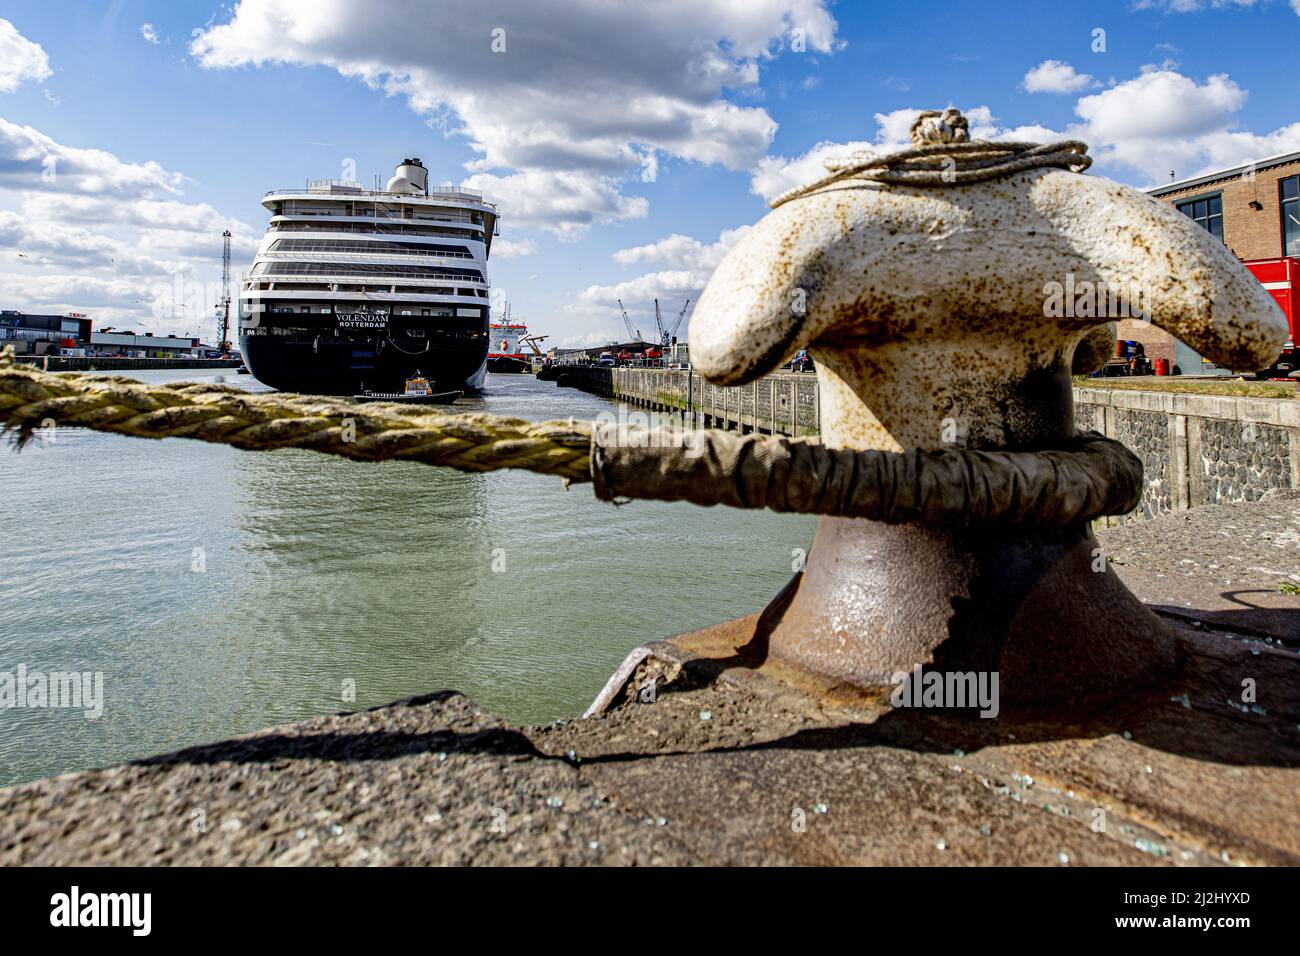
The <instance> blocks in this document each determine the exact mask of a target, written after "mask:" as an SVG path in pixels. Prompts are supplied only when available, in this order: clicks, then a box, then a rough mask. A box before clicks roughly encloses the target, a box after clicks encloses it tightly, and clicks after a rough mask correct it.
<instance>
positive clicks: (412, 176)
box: [388, 157, 429, 195]
mask: <svg viewBox="0 0 1300 956" xmlns="http://www.w3.org/2000/svg"><path fill="white" fill-rule="evenodd" d="M388 191H389V192H390V193H408V194H411V195H428V193H429V171H428V170H427V169H425V168H424V164H423V163H422V162H420V159H419V157H416V158H415V159H404V160H402V162H401V164H400V165H399V166H398V167H397V172H396V174H395V175H394V176H393V178H392V179H390V180H389V181H388Z"/></svg>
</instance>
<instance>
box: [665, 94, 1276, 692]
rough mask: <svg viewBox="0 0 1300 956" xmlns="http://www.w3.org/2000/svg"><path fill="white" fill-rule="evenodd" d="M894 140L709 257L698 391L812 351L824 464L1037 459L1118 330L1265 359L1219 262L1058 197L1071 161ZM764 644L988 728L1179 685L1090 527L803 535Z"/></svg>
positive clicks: (1255, 323) (1087, 197)
mask: <svg viewBox="0 0 1300 956" xmlns="http://www.w3.org/2000/svg"><path fill="white" fill-rule="evenodd" d="M912 141H913V149H911V150H906V151H904V152H902V153H897V154H894V155H892V156H885V157H879V158H877V157H864V158H861V159H860V160H855V161H852V162H849V163H845V164H841V165H839V166H836V167H833V168H832V169H831V175H829V176H828V177H827V178H826V179H824V180H822V181H821V182H820V183H816V184H813V185H812V186H809V187H805V188H803V189H800V190H795V191H794V192H792V193H790V194H787V195H786V196H783V197H780V198H778V199H777V200H776V201H774V202H773V206H774V210H773V211H772V212H771V213H770V214H768V215H767V216H766V217H765V218H764V219H763V220H762V221H760V222H759V223H758V224H757V225H756V226H755V227H754V228H753V229H752V230H751V231H750V232H749V234H748V235H746V236H745V238H744V239H743V240H741V241H740V242H739V243H737V244H736V246H735V247H734V248H733V249H732V250H731V251H730V252H729V253H728V254H727V256H726V258H725V259H724V260H723V261H722V263H721V265H720V266H719V267H718V269H717V271H716V272H715V273H714V274H713V276H712V278H711V279H710V280H709V283H708V286H707V288H706V289H705V291H704V294H703V295H702V296H701V298H700V300H699V304H698V306H697V307H696V310H695V313H694V315H693V317H692V319H691V326H690V342H691V354H692V358H693V361H694V364H695V367H696V369H697V371H700V372H701V373H702V374H703V375H704V377H705V378H706V379H707V380H709V381H711V382H715V383H718V384H723V385H737V384H743V383H746V382H749V381H752V380H755V379H756V378H758V377H759V376H761V375H764V374H766V373H768V372H770V371H772V370H773V369H775V368H776V367H777V366H778V365H779V364H780V363H781V362H782V361H783V360H785V359H787V358H788V357H789V356H790V355H792V354H794V353H795V352H796V351H797V350H798V349H800V348H807V349H808V350H809V351H810V352H811V354H812V355H813V357H814V359H815V360H816V363H817V376H818V379H819V381H820V385H821V403H822V404H821V434H822V439H823V441H824V442H825V443H826V444H828V445H830V446H832V447H839V448H853V449H879V450H885V451H903V450H908V449H918V448H919V449H936V450H938V449H945V448H948V449H951V448H953V447H958V448H962V447H964V448H970V449H1018V450H1045V449H1054V448H1060V447H1063V446H1064V445H1065V444H1066V443H1067V442H1068V441H1069V440H1070V439H1071V438H1072V437H1073V436H1074V433H1075V427H1074V418H1073V406H1072V397H1071V390H1070V372H1071V361H1072V359H1076V360H1077V361H1078V362H1079V363H1081V364H1083V365H1084V366H1085V367H1087V368H1088V370H1091V369H1092V368H1095V367H1096V365H1097V364H1099V363H1100V362H1104V361H1105V357H1106V355H1107V353H1108V352H1109V351H1110V350H1111V348H1112V346H1111V345H1110V344H1108V343H1111V342H1113V339H1114V332H1113V326H1110V325H1109V323H1111V322H1112V321H1113V320H1114V319H1117V318H1124V317H1130V316H1131V317H1135V318H1139V319H1142V320H1144V321H1150V322H1152V323H1154V324H1156V325H1159V326H1161V327H1162V328H1164V329H1166V330H1168V331H1169V332H1171V333H1173V334H1174V335H1176V336H1178V337H1179V338H1180V339H1182V340H1183V341H1184V342H1186V343H1188V344H1189V345H1191V346H1192V347H1194V348H1196V349H1197V350H1198V351H1200V352H1201V353H1202V354H1204V355H1206V356H1208V357H1209V358H1210V359H1212V360H1213V361H1215V362H1217V363H1219V364H1221V365H1225V366H1229V367H1235V368H1259V367H1263V366H1265V365H1267V364H1268V363H1269V361H1271V360H1272V358H1273V357H1274V356H1275V355H1276V354H1277V352H1278V350H1279V349H1280V347H1281V344H1282V342H1283V339H1284V338H1285V334H1286V325H1285V323H1284V320H1283V317H1282V315H1281V313H1280V311H1279V310H1278V309H1277V307H1276V306H1275V305H1274V304H1273V302H1272V300H1271V298H1270V296H1269V293H1268V292H1267V291H1266V290H1265V289H1264V288H1263V287H1262V286H1260V285H1259V283H1257V282H1256V281H1254V280H1253V278H1252V277H1251V276H1250V274H1249V273H1248V272H1247V271H1246V270H1245V269H1244V268H1243V267H1242V266H1241V265H1240V264H1239V263H1238V262H1237V260H1236V259H1235V258H1234V256H1233V255H1232V253H1231V252H1230V251H1229V250H1228V249H1227V248H1226V247H1225V246H1224V245H1223V243H1222V242H1221V241H1219V240H1218V239H1216V238H1215V237H1213V236H1212V235H1210V234H1209V233H1208V232H1206V231H1205V230H1203V229H1201V228H1200V227H1198V226H1196V225H1195V224H1194V223H1193V222H1192V221H1191V220H1189V219H1187V218H1186V217H1184V216H1182V215H1181V214H1179V213H1177V212H1176V211H1174V210H1173V209H1171V208H1169V207H1168V206H1167V205H1165V204H1163V203H1160V202H1158V201H1156V200H1154V199H1152V198H1150V197H1148V196H1146V195H1144V194H1142V193H1140V192H1138V191H1136V190H1134V189H1130V188H1128V187H1125V186H1121V185H1118V184H1116V183H1113V182H1110V181H1108V180H1106V179H1102V178H1099V177H1094V176H1082V175H1079V174H1078V172H1077V170H1081V169H1083V168H1086V166H1087V165H1088V163H1089V160H1088V158H1087V157H1086V155H1085V154H1084V151H1085V150H1086V147H1084V146H1083V144H1081V143H1064V144H1055V145H1051V146H1038V145H1034V144H1014V143H998V144H989V143H980V142H970V141H967V137H966V123H965V120H964V119H963V118H962V117H961V115H960V114H959V113H958V112H957V111H955V110H948V111H946V112H944V113H942V114H940V113H938V112H928V113H924V114H921V117H919V118H918V120H917V123H916V124H915V125H914V126H913V129H912ZM1117 305H1118V308H1117ZM1085 352H1086V353H1087V354H1086V355H1085V354H1084V353H1085ZM1068 491H1069V489H1067V488H1063V487H1060V488H1057V489H1056V492H1057V494H1059V495H1065V494H1067V493H1068ZM764 627H766V628H767V629H768V632H767V633H766V634H764V635H762V640H763V641H765V654H766V655H767V656H768V657H769V658H770V659H774V660H776V661H778V662H779V663H780V664H781V665H782V666H784V667H785V668H786V669H787V670H788V669H791V668H793V669H794V670H795V671H796V672H797V673H800V674H803V675H806V676H808V677H809V678H810V679H812V680H813V681H814V682H815V683H820V685H821V686H822V687H824V688H829V689H834V688H838V689H840V690H848V691H849V692H850V693H852V692H858V691H862V692H868V693H875V692H879V691H880V690H881V689H882V688H887V687H888V686H890V684H891V681H892V679H893V676H894V675H896V674H898V673H906V672H911V671H912V669H913V667H914V666H916V665H928V666H932V667H933V668H935V669H939V670H961V671H997V672H999V673H1000V678H1001V688H1002V696H1003V701H1004V704H1005V705H1006V706H1011V707H1016V706H1024V707H1036V706H1041V705H1047V706H1051V705H1065V706H1070V705H1073V704H1081V703H1084V702H1085V701H1088V700H1097V699H1105V698H1108V697H1113V696H1114V695H1115V694H1117V693H1120V692H1122V691H1124V690H1125V689H1127V688H1131V687H1135V686H1137V685H1139V684H1140V683H1142V682H1144V681H1149V680H1151V679H1152V678H1155V677H1158V676H1159V675H1161V674H1162V673H1165V672H1169V671H1172V670H1173V669H1174V666H1175V663H1176V661H1175V657H1176V652H1175V641H1174V639H1173V636H1172V634H1171V633H1170V632H1169V631H1168V630H1167V629H1166V628H1165V627H1164V625H1163V624H1162V623H1161V622H1160V620H1159V619H1158V618H1157V617H1156V616H1155V615H1154V614H1152V613H1151V612H1150V611H1149V610H1148V609H1147V608H1146V607H1145V606H1144V605H1143V604H1142V603H1141V602H1140V601H1138V600H1137V598H1135V597H1134V596H1133V595H1132V594H1131V593H1130V592H1129V591H1128V590H1127V589H1126V588H1125V587H1124V585H1123V584H1122V583H1121V582H1120V580H1119V579H1118V577H1117V576H1116V575H1115V574H1114V573H1113V572H1112V571H1111V570H1110V568H1109V567H1108V565H1107V561H1106V560H1105V556H1104V555H1103V554H1102V552H1101V549H1100V547H1099V546H1098V543H1097V540H1096V539H1095V538H1094V537H1093V534H1092V532H1091V529H1090V527H1089V523H1087V522H1073V523H1071V522H1068V521H1066V522H1062V523H1050V522H1036V523H1033V524H1002V523H990V524H985V525H980V526H974V527H956V526H953V525H951V524H946V523H943V522H932V523H921V522H913V523H906V524H886V523H882V522H877V521H871V520H865V519H861V518H843V517H822V518H821V519H820V522H819V524H818V528H817V532H816V537H815V539H814V543H813V545H812V548H811V551H810V553H809V555H808V559H807V563H806V567H805V568H804V570H803V571H802V572H800V573H798V574H796V577H795V580H794V581H792V583H791V586H790V587H788V588H787V589H786V591H785V592H783V593H782V595H781V596H780V599H779V600H778V601H774V602H773V604H772V605H771V606H769V608H768V610H767V612H766V613H765V615H764ZM704 639H705V640H707V639H708V638H707V636H706V637H705V638H704ZM685 643H686V644H687V646H688V647H689V646H690V639H689V638H688V639H687V640H686V641H685Z"/></svg>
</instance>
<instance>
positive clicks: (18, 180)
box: [0, 118, 185, 196]
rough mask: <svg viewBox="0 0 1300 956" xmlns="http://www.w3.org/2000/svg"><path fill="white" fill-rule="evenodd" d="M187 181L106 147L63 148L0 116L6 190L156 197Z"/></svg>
mask: <svg viewBox="0 0 1300 956" xmlns="http://www.w3.org/2000/svg"><path fill="white" fill-rule="evenodd" d="M184 183H185V177H184V176H182V175H181V174H180V173H169V172H168V171H167V170H165V169H163V167H162V166H160V165H159V164H158V163H155V162H148V163H129V162H124V161H122V160H120V159H118V158H117V157H116V156H114V155H113V154H112V153H108V152H105V151H104V150H100V149H79V148H76V147H72V146H63V145H61V144H59V143H56V142H55V141H54V140H53V139H51V138H50V137H48V136H46V135H45V134H44V133H41V132H38V131H37V130H34V129H32V128H31V127H30V126H19V125H17V124H16V123H10V122H9V121H8V120H5V119H3V118H0V188H9V189H37V190H40V191H45V192H79V193H114V194H117V195H122V196H151V195H154V194H155V193H157V192H160V191H161V192H167V193H179V192H180V189H181V186H182V185H183V184H184Z"/></svg>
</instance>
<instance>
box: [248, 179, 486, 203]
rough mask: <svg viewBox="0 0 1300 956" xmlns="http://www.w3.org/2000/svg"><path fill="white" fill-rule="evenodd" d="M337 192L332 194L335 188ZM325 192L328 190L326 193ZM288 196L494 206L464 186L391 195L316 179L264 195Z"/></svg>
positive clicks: (337, 180) (359, 185)
mask: <svg viewBox="0 0 1300 956" xmlns="http://www.w3.org/2000/svg"><path fill="white" fill-rule="evenodd" d="M336 187H337V188H338V189H339V191H338V192H334V191H333V190H334V189H335V188H336ZM326 190H329V191H328V192H327V191H326ZM290 195H299V196H301V195H312V196H373V197H377V198H391V199H399V200H400V199H426V198H427V199H432V198H435V197H446V198H449V199H464V200H468V201H471V202H484V203H485V204H486V205H489V206H494V205H495V204H494V203H490V202H485V200H484V199H483V194H482V193H481V192H479V191H478V190H477V189H466V188H465V187H464V186H430V187H429V192H428V194H427V195H426V194H425V193H391V192H388V191H387V190H386V189H364V188H362V186H361V184H360V183H353V182H349V181H348V180H341V179H316V180H311V181H310V182H308V183H307V184H306V185H305V186H290V187H280V188H277V189H268V190H267V191H266V193H265V194H264V196H263V198H266V196H290Z"/></svg>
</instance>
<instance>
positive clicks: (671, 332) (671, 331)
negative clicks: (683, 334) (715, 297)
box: [664, 299, 691, 345]
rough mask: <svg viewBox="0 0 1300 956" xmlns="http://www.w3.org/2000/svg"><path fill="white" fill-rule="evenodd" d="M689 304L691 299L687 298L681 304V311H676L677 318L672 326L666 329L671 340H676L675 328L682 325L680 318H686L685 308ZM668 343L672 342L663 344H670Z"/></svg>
mask: <svg viewBox="0 0 1300 956" xmlns="http://www.w3.org/2000/svg"><path fill="white" fill-rule="evenodd" d="M690 304H691V300H690V299H687V300H686V302H685V304H683V305H682V311H680V312H678V313H677V320H676V321H675V322H673V324H672V328H670V329H669V330H668V337H669V338H671V339H672V340H673V342H676V341H677V330H678V329H680V328H681V327H682V319H684V318H686V308H687V306H689V305H690ZM670 344H672V343H670V342H665V343H664V345H670Z"/></svg>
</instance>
